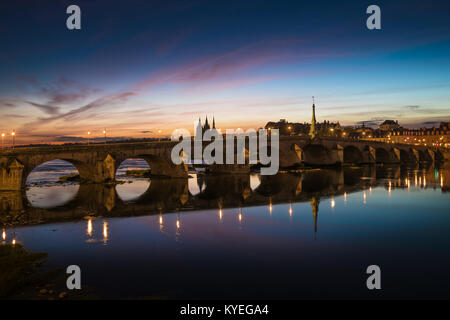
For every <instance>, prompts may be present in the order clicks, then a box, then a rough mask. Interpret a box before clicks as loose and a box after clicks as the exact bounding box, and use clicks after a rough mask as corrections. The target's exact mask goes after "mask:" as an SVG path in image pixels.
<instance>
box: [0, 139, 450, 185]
mask: <svg viewBox="0 0 450 320" xmlns="http://www.w3.org/2000/svg"><path fill="white" fill-rule="evenodd" d="M176 144H177V142H174V141H161V142H133V143H111V144H105V145H102V144H93V145H73V146H67V145H64V146H48V147H30V148H16V149H15V150H12V149H8V150H3V151H1V152H0V191H2V190H3V191H4V190H20V189H21V188H22V187H24V186H25V182H26V179H27V177H28V175H29V174H30V172H31V171H32V170H33V169H34V168H36V167H37V166H39V165H41V164H43V163H45V162H48V161H51V160H56V159H60V160H65V161H68V162H70V163H72V164H73V165H74V166H75V167H76V169H77V170H78V172H79V174H80V178H81V179H82V180H84V181H91V182H97V183H103V182H112V181H113V180H114V179H115V172H116V169H117V168H118V166H119V165H120V163H122V161H124V160H126V159H129V158H142V159H144V160H146V161H147V162H148V164H149V166H150V168H151V173H152V175H153V176H161V177H171V178H186V177H187V165H174V164H173V163H172V161H171V156H170V155H171V151H172V148H173V147H174V146H175V145H176ZM205 145H207V143H205ZM269 145H270V143H269ZM274 151H275V152H277V151H276V150H274ZM224 153H225V151H224ZM278 154H279V159H280V167H293V166H296V165H300V164H302V163H304V164H307V165H335V164H341V163H345V162H348V163H354V164H362V163H377V162H382V163H400V162H420V161H429V162H432V161H435V160H448V159H449V158H450V157H449V152H447V151H445V152H443V151H441V150H438V149H436V148H427V147H424V146H413V145H403V144H388V143H382V142H374V141H361V140H359V141H353V140H346V139H338V138H319V139H314V140H311V139H309V138H307V137H297V136H296V137H281V138H280V140H279V150H278ZM211 169H212V170H211V171H213V172H214V171H215V172H227V173H238V172H239V173H242V172H248V171H249V170H250V166H249V165H248V164H247V165H237V164H236V165H226V164H224V165H220V164H215V165H212V166H211Z"/></svg>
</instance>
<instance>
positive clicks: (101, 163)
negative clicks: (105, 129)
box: [84, 154, 116, 183]
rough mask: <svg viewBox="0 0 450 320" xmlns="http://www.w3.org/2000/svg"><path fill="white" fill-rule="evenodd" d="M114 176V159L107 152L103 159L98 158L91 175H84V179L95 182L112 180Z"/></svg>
mask: <svg viewBox="0 0 450 320" xmlns="http://www.w3.org/2000/svg"><path fill="white" fill-rule="evenodd" d="M115 178H116V160H115V159H114V158H113V157H112V156H111V155H110V154H107V155H106V157H105V158H104V159H98V160H97V163H96V166H95V171H94V174H93V176H92V177H89V176H88V177H84V179H85V180H89V181H93V182H96V183H105V182H113V181H114V180H115Z"/></svg>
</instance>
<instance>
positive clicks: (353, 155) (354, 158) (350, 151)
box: [344, 146, 363, 164]
mask: <svg viewBox="0 0 450 320" xmlns="http://www.w3.org/2000/svg"><path fill="white" fill-rule="evenodd" d="M344 162H345V163H355V164H358V163H362V162H363V153H362V152H361V150H360V149H359V148H357V147H355V146H346V147H344Z"/></svg>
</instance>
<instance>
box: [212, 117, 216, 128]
mask: <svg viewBox="0 0 450 320" xmlns="http://www.w3.org/2000/svg"><path fill="white" fill-rule="evenodd" d="M215 128H216V120H215V119H214V116H213V129H215Z"/></svg>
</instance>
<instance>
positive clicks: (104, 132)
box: [103, 128, 106, 144]
mask: <svg viewBox="0 0 450 320" xmlns="http://www.w3.org/2000/svg"><path fill="white" fill-rule="evenodd" d="M103 134H104V135H105V144H106V128H105V130H103Z"/></svg>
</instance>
